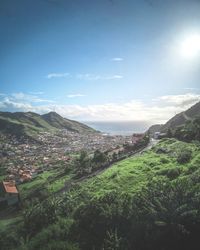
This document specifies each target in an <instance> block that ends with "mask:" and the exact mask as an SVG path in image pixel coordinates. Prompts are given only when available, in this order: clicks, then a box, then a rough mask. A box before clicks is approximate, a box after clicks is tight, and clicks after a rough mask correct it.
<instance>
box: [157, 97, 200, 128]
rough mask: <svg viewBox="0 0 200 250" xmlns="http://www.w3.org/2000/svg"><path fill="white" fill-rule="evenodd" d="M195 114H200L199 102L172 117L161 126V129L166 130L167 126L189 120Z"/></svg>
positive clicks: (170, 126)
mask: <svg viewBox="0 0 200 250" xmlns="http://www.w3.org/2000/svg"><path fill="white" fill-rule="evenodd" d="M196 116H200V102H198V103H196V104H195V105H193V106H192V107H191V108H189V109H187V110H186V111H184V112H181V113H179V114H177V115H175V116H174V117H172V118H171V119H170V120H169V121H168V122H166V124H164V125H163V126H162V127H161V131H167V130H168V129H169V128H170V129H174V128H175V127H178V126H182V125H184V124H185V123H186V122H187V121H191V120H192V119H194V118H195V117H196Z"/></svg>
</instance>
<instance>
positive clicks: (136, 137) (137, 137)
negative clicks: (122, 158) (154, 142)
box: [132, 134, 144, 144]
mask: <svg viewBox="0 0 200 250" xmlns="http://www.w3.org/2000/svg"><path fill="white" fill-rule="evenodd" d="M143 138H144V134H133V135H132V143H133V144H136V143H138V142H139V141H141V140H142V139H143Z"/></svg>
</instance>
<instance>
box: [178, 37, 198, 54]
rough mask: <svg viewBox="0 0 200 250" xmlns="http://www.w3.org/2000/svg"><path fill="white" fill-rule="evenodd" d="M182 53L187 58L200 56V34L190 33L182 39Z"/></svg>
mask: <svg viewBox="0 0 200 250" xmlns="http://www.w3.org/2000/svg"><path fill="white" fill-rule="evenodd" d="M181 54H182V56H183V57H186V58H194V57H196V56H200V34H194V35H190V36H189V37H187V38H185V39H184V40H183V41H182V43H181Z"/></svg>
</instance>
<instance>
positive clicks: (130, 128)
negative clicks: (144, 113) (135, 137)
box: [84, 121, 150, 135]
mask: <svg viewBox="0 0 200 250" xmlns="http://www.w3.org/2000/svg"><path fill="white" fill-rule="evenodd" d="M84 123H85V124H86V125H88V126H90V127H92V128H94V129H96V130H98V131H101V132H103V133H107V134H110V135H131V134H133V133H143V132H145V131H146V130H147V129H148V128H149V127H150V124H148V123H147V122H142V121H140V122H138V121H109V122H106V121H105V122H104V121H99V122H98V121H86V122H84Z"/></svg>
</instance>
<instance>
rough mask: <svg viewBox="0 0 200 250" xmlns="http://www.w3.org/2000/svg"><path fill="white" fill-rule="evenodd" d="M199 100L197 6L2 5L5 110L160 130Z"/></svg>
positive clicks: (53, 0) (129, 2)
mask: <svg viewBox="0 0 200 250" xmlns="http://www.w3.org/2000/svg"><path fill="white" fill-rule="evenodd" d="M198 101H200V0H166V1H163V0H138V1H136V0H135V1H134V0H84V1H83V0H18V1H16V0H0V110H1V111H11V112H16V111H23V112H27V111H32V112H37V113H41V114H42V113H47V112H50V111H55V112H57V113H59V114H61V115H62V116H64V117H67V118H69V119H75V120H79V121H127V120H129V121H148V122H149V123H151V124H153V123H164V122H165V121H167V120H168V119H169V118H171V117H172V116H174V115H175V114H176V113H178V112H181V111H183V110H185V109H187V108H189V107H190V106H191V105H193V104H195V103H196V102H198Z"/></svg>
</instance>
